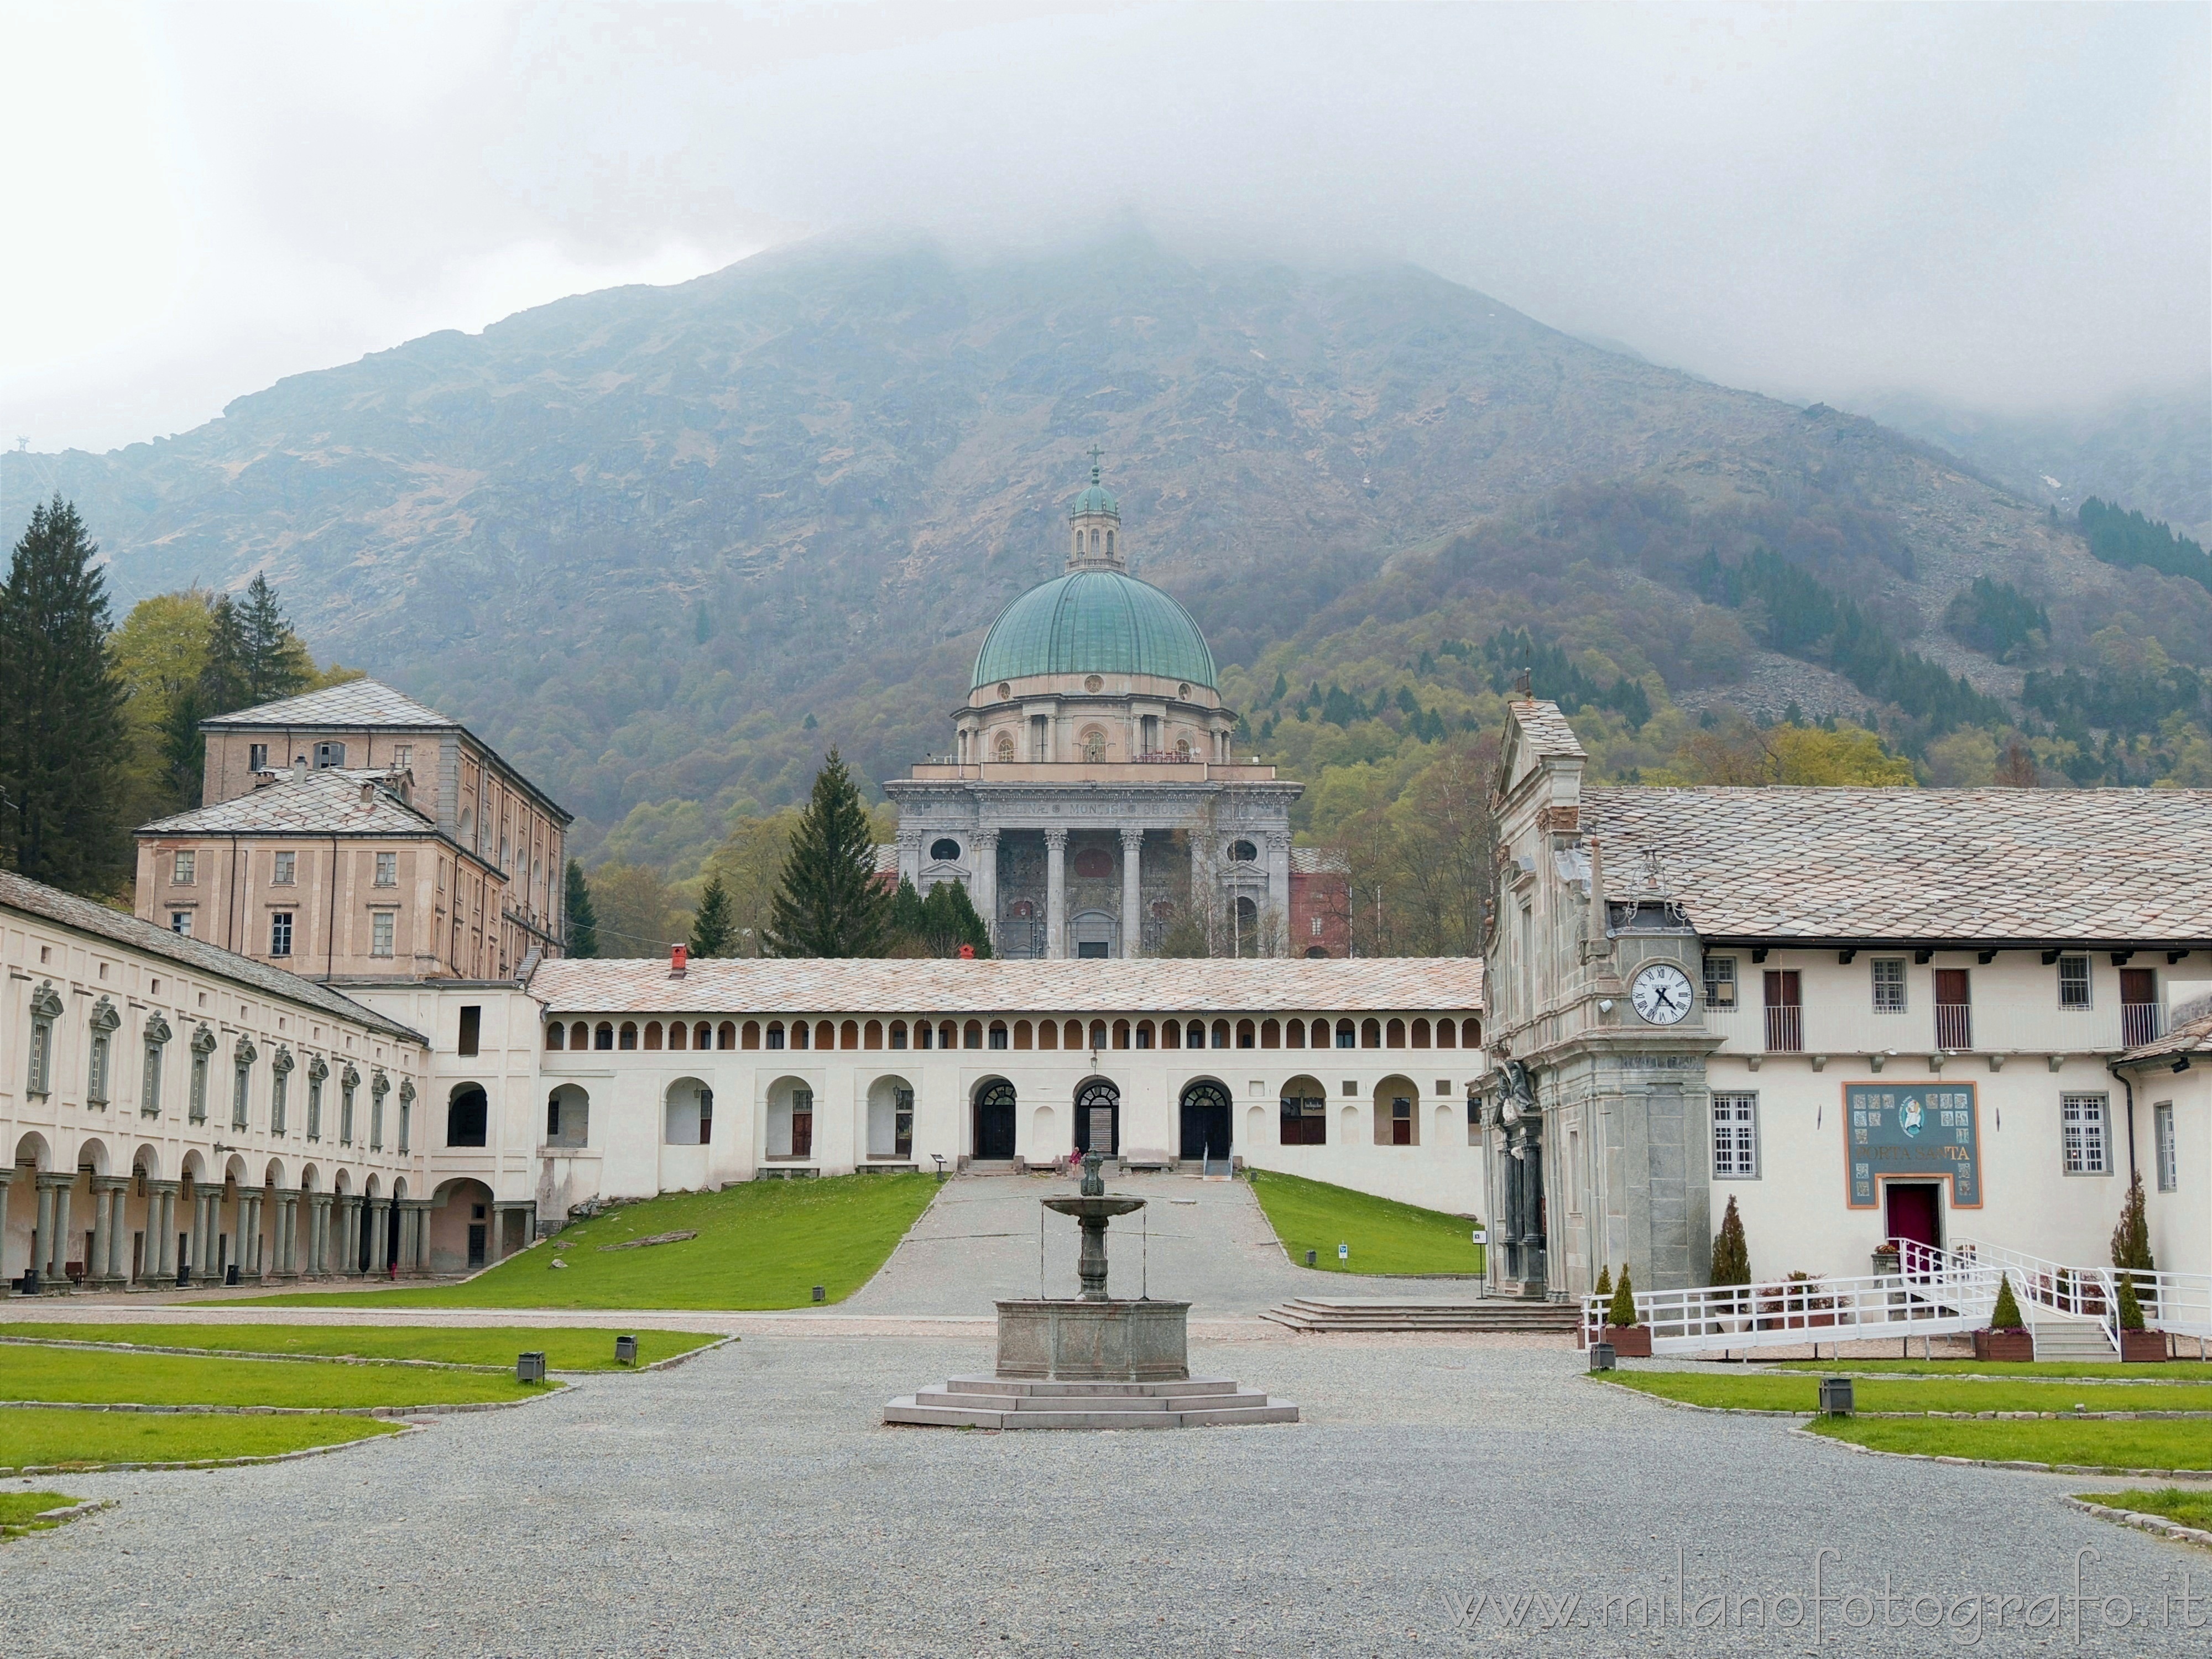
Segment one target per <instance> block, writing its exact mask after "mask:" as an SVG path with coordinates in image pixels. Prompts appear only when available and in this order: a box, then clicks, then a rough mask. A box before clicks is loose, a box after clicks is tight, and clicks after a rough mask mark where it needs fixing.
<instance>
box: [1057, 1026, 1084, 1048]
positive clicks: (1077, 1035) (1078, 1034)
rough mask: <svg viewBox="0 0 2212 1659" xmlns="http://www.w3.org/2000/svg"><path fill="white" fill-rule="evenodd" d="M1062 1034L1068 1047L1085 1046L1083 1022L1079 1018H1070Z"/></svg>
mask: <svg viewBox="0 0 2212 1659" xmlns="http://www.w3.org/2000/svg"><path fill="white" fill-rule="evenodd" d="M1060 1035H1061V1036H1062V1038H1063V1039H1064V1040H1065V1043H1066V1047H1068V1048H1081V1047H1082V1046H1083V1022H1082V1021H1081V1020H1079V1019H1071V1020H1069V1021H1068V1022H1067V1029H1066V1030H1065V1031H1063V1032H1062V1033H1061V1034H1060Z"/></svg>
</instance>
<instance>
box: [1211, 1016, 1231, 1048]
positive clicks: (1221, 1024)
mask: <svg viewBox="0 0 2212 1659" xmlns="http://www.w3.org/2000/svg"><path fill="white" fill-rule="evenodd" d="M1213 1046H1214V1047H1215V1048H1227V1047H1228V1046H1229V1022H1228V1021H1227V1020H1225V1019H1217V1020H1215V1021H1214V1022H1213Z"/></svg>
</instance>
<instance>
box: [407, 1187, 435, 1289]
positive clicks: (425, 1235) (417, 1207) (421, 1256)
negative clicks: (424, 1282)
mask: <svg viewBox="0 0 2212 1659" xmlns="http://www.w3.org/2000/svg"><path fill="white" fill-rule="evenodd" d="M407 1210H408V1213H409V1214H410V1215H412V1216H413V1217H414V1218H415V1249H414V1250H413V1251H412V1253H410V1255H409V1256H408V1258H407V1268H406V1271H408V1272H409V1273H428V1272H429V1271H430V1200H428V1199H427V1198H422V1199H416V1200H415V1201H414V1202H412V1203H410V1205H408V1206H407Z"/></svg>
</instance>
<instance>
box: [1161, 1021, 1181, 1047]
mask: <svg viewBox="0 0 2212 1659" xmlns="http://www.w3.org/2000/svg"><path fill="white" fill-rule="evenodd" d="M1160 1047H1161V1048H1182V1021H1181V1020H1179V1019H1164V1020H1162V1021H1161V1022H1160Z"/></svg>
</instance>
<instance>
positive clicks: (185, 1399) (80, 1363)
mask: <svg viewBox="0 0 2212 1659" xmlns="http://www.w3.org/2000/svg"><path fill="white" fill-rule="evenodd" d="M543 1392H544V1389H541V1388H539V1387H538V1386H537V1385H535V1384H526V1383H517V1382H516V1381H515V1380H514V1378H513V1376H512V1375H511V1374H510V1375H501V1373H499V1372H495V1371H473V1370H430V1369H427V1368H417V1367H413V1366H401V1365H340V1364H329V1363H327V1362H318V1361H315V1360H312V1359H301V1360H284V1361H276V1360H267V1359H201V1358H194V1357H192V1356H191V1355H186V1354H159V1353H124V1352H100V1351H98V1350H96V1349H89V1348H48V1347H40V1346H27V1345H23V1344H20V1343H13V1342H10V1343H0V1400H40V1401H46V1400H51V1401H76V1402H79V1403H82V1404H88V1405H117V1404H130V1405H138V1406H295V1407H307V1408H311V1409H314V1410H319V1411H329V1410H333V1409H337V1408H340V1407H360V1406H427V1405H433V1404H435V1405H441V1406H446V1405H462V1404H468V1403H472V1402H476V1401H487V1400H521V1399H526V1398H527V1397H529V1396H531V1395H537V1394H541V1393H543ZM13 1415H15V1413H12V1412H0V1419H5V1418H8V1417H11V1416H13ZM4 1426H5V1425H4V1422H0V1432H3V1431H4Z"/></svg>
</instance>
